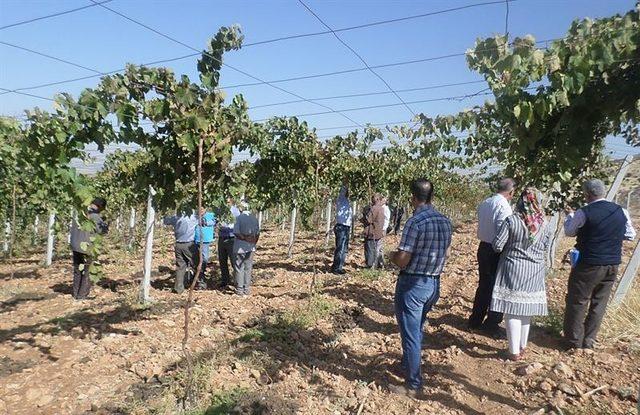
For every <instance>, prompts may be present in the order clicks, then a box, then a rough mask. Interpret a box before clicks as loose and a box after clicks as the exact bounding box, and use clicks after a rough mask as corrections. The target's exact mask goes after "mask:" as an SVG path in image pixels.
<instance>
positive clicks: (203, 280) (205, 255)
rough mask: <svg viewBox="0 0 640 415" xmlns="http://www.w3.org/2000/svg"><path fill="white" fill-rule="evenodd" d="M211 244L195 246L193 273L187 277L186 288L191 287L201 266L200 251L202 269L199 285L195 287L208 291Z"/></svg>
mask: <svg viewBox="0 0 640 415" xmlns="http://www.w3.org/2000/svg"><path fill="white" fill-rule="evenodd" d="M209 245H210V244H209V243H203V244H195V252H194V257H193V263H194V265H193V273H189V274H186V275H185V280H184V285H185V287H190V286H191V283H192V282H193V278H194V276H195V272H196V270H197V269H198V266H199V265H200V250H202V267H201V268H200V278H198V283H197V284H196V286H195V287H194V288H195V289H198V290H206V289H207V275H206V273H207V264H209Z"/></svg>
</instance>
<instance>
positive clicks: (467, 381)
mask: <svg viewBox="0 0 640 415" xmlns="http://www.w3.org/2000/svg"><path fill="white" fill-rule="evenodd" d="M158 235H159V236H158V238H157V240H158V244H157V248H156V253H155V257H154V266H155V267H156V268H155V269H157V271H156V272H154V275H153V289H152V296H153V298H154V302H153V304H152V305H151V306H148V307H140V306H138V305H137V304H136V301H135V298H136V295H137V284H138V281H139V278H140V274H141V273H140V272H139V270H140V269H141V264H142V261H141V254H140V253H139V252H137V253H135V254H129V253H127V252H125V251H122V250H117V249H115V248H114V249H112V250H111V251H110V253H108V254H106V255H105V257H106V258H105V261H104V262H105V267H104V268H105V273H106V276H107V277H106V278H105V279H104V280H103V281H101V282H100V284H99V286H97V287H94V290H93V294H94V295H95V298H94V299H91V300H87V301H81V302H77V301H74V300H73V299H72V298H71V296H70V283H71V262H70V259H68V258H66V257H65V258H60V259H59V260H57V261H56V262H55V263H54V265H53V266H52V267H51V268H48V269H44V268H39V267H38V266H37V265H38V264H37V262H38V261H39V259H40V258H39V257H38V258H36V257H34V258H32V259H21V260H18V261H17V262H16V264H14V265H9V264H0V300H1V301H2V303H1V304H0V315H1V318H0V414H4V413H6V414H12V415H22V414H24V415H26V414H35V413H37V414H85V413H102V414H111V413H131V414H145V413H166V414H171V413H177V412H178V411H179V408H180V407H181V405H183V403H184V390H185V381H186V380H185V368H184V367H185V364H184V356H183V354H182V352H181V346H180V343H181V339H182V328H183V322H184V317H183V312H182V307H183V306H184V301H185V298H186V296H185V295H176V294H173V293H171V292H170V288H171V286H172V285H173V277H172V269H173V264H172V253H171V252H172V251H171V244H172V237H171V235H170V234H169V233H168V232H167V231H166V230H161V231H160V232H159V233H158ZM285 235H286V234H285V232H283V231H280V230H279V229H274V228H272V227H268V228H267V232H265V234H264V238H263V240H262V241H261V246H260V249H259V251H258V253H257V258H256V265H255V285H254V289H253V293H252V295H251V296H250V297H249V298H246V299H242V298H239V297H236V296H234V295H232V294H229V293H223V292H220V291H203V292H196V293H195V295H194V297H195V306H194V308H193V310H192V320H191V321H192V325H191V334H192V337H191V339H190V342H189V347H190V350H191V351H192V353H193V355H194V356H195V359H196V362H197V364H196V370H195V377H194V379H195V380H194V383H193V386H194V387H193V391H194V396H195V398H197V399H199V402H200V405H202V406H201V408H200V412H192V413H207V414H216V413H247V414H249V413H264V414H289V413H291V414H294V413H301V414H427V413H434V414H449V413H451V414H453V413H456V414H458V413H461V414H485V413H486V414H511V413H514V414H520V413H536V414H542V413H558V414H605V413H611V414H632V413H635V411H636V405H637V403H636V400H637V394H638V386H639V384H640V339H627V340H617V341H615V342H609V343H605V344H602V345H601V346H600V347H599V348H598V349H597V350H595V351H594V352H573V353H567V352H563V351H561V345H560V343H559V337H558V332H557V330H558V325H557V324H558V320H557V316H552V317H551V318H549V319H546V320H545V321H544V322H543V323H544V324H540V325H539V326H537V327H534V328H533V329H532V334H531V339H530V341H531V345H530V347H529V348H528V355H527V357H526V360H525V361H523V362H517V363H513V362H507V361H505V360H504V359H503V358H502V357H501V356H502V355H501V352H502V351H503V350H504V349H505V348H506V340H495V339H492V338H489V337H486V336H483V335H481V334H476V333H469V332H468V331H467V330H466V328H465V323H466V317H467V315H468V313H469V311H470V306H471V304H472V299H473V294H474V290H475V284H476V281H477V273H476V266H477V263H476V259H475V249H476V240H475V226H474V225H473V224H467V225H463V226H461V227H459V228H458V229H457V230H456V233H455V236H454V246H453V252H452V257H451V259H450V261H449V264H448V266H447V268H446V270H445V273H444V274H443V275H442V289H441V298H440V301H439V303H438V305H437V306H436V308H435V309H434V310H433V311H432V312H431V314H430V319H429V326H428V327H427V329H426V331H427V335H426V340H425V343H424V348H423V362H424V376H425V380H426V389H425V396H424V397H423V398H421V399H409V398H405V397H399V396H396V395H392V394H390V393H389V392H388V389H387V387H388V385H390V384H400V383H401V381H402V380H401V378H400V377H399V376H398V373H397V363H398V359H399V357H400V339H399V335H398V332H397V326H396V323H395V320H394V315H393V290H394V282H395V273H394V272H393V271H391V270H389V271H387V272H384V273H371V272H366V271H362V270H361V269H359V266H360V265H361V264H362V262H363V259H362V253H361V250H362V246H361V245H362V244H361V242H359V241H358V240H355V241H354V243H353V244H352V246H351V251H350V254H349V258H348V267H347V271H348V274H347V275H346V276H345V277H336V276H333V275H331V274H325V273H324V270H325V269H326V266H327V265H328V264H329V263H330V252H329V250H326V251H325V250H324V249H321V250H320V253H319V255H318V263H319V264H320V270H321V272H320V274H319V277H318V286H319V288H318V289H317V293H316V294H315V295H312V296H310V295H309V286H310V283H311V279H312V276H313V257H314V255H313V248H312V246H313V240H312V235H311V234H309V233H303V232H300V235H301V239H300V240H299V241H298V242H297V243H296V245H295V248H294V255H293V258H291V259H287V257H286V247H285V241H286V236H285ZM396 243H397V239H396V238H395V237H389V238H388V240H387V247H388V249H391V247H393V246H395V244H396ZM565 243H566V242H565ZM628 249H630V247H627V250H628ZM12 269H13V270H14V271H15V273H14V275H13V278H11V270H12ZM567 274H568V269H567V267H566V266H564V269H561V270H560V271H558V272H555V273H554V274H553V275H552V277H550V279H549V281H548V285H549V288H548V291H549V296H550V300H551V302H552V303H553V304H558V305H561V304H562V298H563V296H564V293H565V288H566V277H567ZM554 317H556V319H555V320H554ZM207 407H209V410H208V412H205V409H206V408H207Z"/></svg>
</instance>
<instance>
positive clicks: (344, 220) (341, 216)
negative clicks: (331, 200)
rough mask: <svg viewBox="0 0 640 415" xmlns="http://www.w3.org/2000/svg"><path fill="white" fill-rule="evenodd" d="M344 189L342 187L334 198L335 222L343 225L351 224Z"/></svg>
mask: <svg viewBox="0 0 640 415" xmlns="http://www.w3.org/2000/svg"><path fill="white" fill-rule="evenodd" d="M346 192H347V191H346V189H344V188H342V189H341V190H340V194H339V195H338V199H337V200H336V223H337V224H339V225H344V226H351V221H352V214H353V212H351V206H350V205H349V199H348V198H347V196H346Z"/></svg>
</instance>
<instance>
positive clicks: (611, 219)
mask: <svg viewBox="0 0 640 415" xmlns="http://www.w3.org/2000/svg"><path fill="white" fill-rule="evenodd" d="M582 189H583V191H584V197H585V199H586V201H587V205H586V206H583V207H581V208H580V209H578V210H577V211H575V212H573V211H571V209H567V217H566V220H565V222H564V232H565V234H566V235H567V236H576V237H577V238H576V248H577V249H578V251H579V252H580V254H579V259H578V262H577V264H576V265H575V266H574V267H573V268H572V269H571V273H570V274H569V286H568V290H567V296H566V307H565V312H564V338H565V341H566V345H567V347H568V348H570V349H580V348H585V349H592V348H593V347H594V345H595V342H596V336H597V334H598V331H599V330H600V323H602V318H603V317H604V313H605V311H606V308H607V302H608V301H609V297H610V294H611V288H612V286H613V284H614V282H615V280H616V276H617V274H618V266H619V265H620V264H621V263H622V242H623V241H624V240H628V241H632V240H633V239H635V237H636V231H635V229H634V228H633V225H632V223H631V219H630V218H629V213H628V212H627V211H626V210H625V209H623V208H622V207H620V206H619V205H617V204H616V203H612V202H609V201H607V200H606V199H605V194H606V189H605V186H604V183H603V182H602V180H598V179H593V180H588V181H586V182H585V183H584V185H583V187H582ZM585 315H586V317H585Z"/></svg>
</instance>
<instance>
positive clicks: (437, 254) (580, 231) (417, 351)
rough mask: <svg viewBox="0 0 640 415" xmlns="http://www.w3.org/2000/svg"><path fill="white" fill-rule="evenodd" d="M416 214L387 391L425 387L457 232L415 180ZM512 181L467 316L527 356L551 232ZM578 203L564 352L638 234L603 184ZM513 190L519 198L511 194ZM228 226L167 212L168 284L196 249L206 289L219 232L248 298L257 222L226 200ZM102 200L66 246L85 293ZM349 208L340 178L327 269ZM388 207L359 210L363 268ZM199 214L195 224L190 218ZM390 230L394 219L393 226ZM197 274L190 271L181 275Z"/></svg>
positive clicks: (485, 217)
mask: <svg viewBox="0 0 640 415" xmlns="http://www.w3.org/2000/svg"><path fill="white" fill-rule="evenodd" d="M410 189H411V205H412V207H413V215H412V216H411V217H410V218H409V219H408V220H407V221H406V223H405V226H404V229H403V230H402V237H401V239H400V242H399V245H398V247H397V249H396V250H395V251H393V252H391V253H390V255H389V259H390V261H391V262H392V263H393V264H395V265H396V266H397V267H398V268H399V269H400V273H399V276H398V279H397V282H396V287H395V295H394V304H395V314H396V319H397V322H398V326H399V331H400V337H401V343H402V359H401V362H400V365H401V368H402V370H403V372H404V374H405V383H404V385H400V386H391V389H392V391H394V392H396V393H401V394H404V395H407V396H415V395H416V394H417V393H419V391H420V389H421V388H422V384H423V380H422V375H421V350H422V340H423V328H424V324H425V322H426V320H427V314H428V312H429V311H430V310H431V308H432V307H433V306H434V305H435V304H436V302H437V301H438V298H439V295H440V276H441V274H442V272H443V269H444V267H445V263H446V260H447V258H448V256H449V252H450V246H451V239H452V233H453V228H452V224H451V221H450V220H449V218H447V217H446V216H445V215H443V214H442V213H440V212H438V210H436V209H435V208H434V206H433V205H432V203H431V202H432V198H433V194H434V186H433V183H432V182H431V181H429V180H427V179H417V180H414V181H413V182H412V183H411V186H410ZM515 191H516V183H515V182H514V180H512V179H510V178H504V179H501V180H500V181H499V182H498V184H497V193H496V194H495V195H493V196H491V197H489V198H488V199H486V200H484V201H483V202H482V203H481V204H480V205H479V207H478V230H477V236H478V239H479V240H480V243H479V245H478V250H477V260H478V273H479V281H478V287H477V290H476V293H475V297H474V302H473V308H472V311H471V314H470V316H469V319H468V327H469V329H470V330H483V331H485V332H487V333H489V334H491V335H494V336H500V335H501V333H502V329H501V328H500V324H501V322H502V320H503V319H504V320H505V327H506V337H507V343H508V353H507V356H506V357H507V358H508V359H511V360H520V359H522V358H523V356H524V354H525V352H526V349H527V342H528V336H529V329H530V322H531V318H532V317H534V316H543V315H546V314H547V313H548V306H547V295H546V287H545V277H546V274H547V266H548V265H549V264H546V263H545V258H546V252H547V250H548V247H549V244H550V243H551V238H552V231H551V228H550V226H549V223H548V221H547V219H546V217H545V212H544V208H543V199H542V195H541V193H540V192H539V191H538V190H537V189H535V188H533V187H525V188H524V189H523V190H522V191H521V192H520V193H519V195H518V196H517V197H515ZM583 192H584V197H585V200H586V202H587V203H586V205H585V206H583V207H581V208H580V209H578V210H577V211H575V212H574V211H573V210H571V209H569V208H567V209H566V211H567V212H566V213H567V215H566V220H565V222H564V232H565V234H566V235H567V236H570V237H573V236H575V237H577V240H576V247H575V248H576V252H577V255H575V258H574V261H572V264H571V266H572V269H571V273H570V276H569V282H568V289H567V294H566V300H565V301H566V307H565V315H564V339H565V341H566V345H567V348H593V347H594V345H595V343H596V337H597V334H598V330H599V328H600V323H601V322H602V319H603V316H604V313H605V310H606V307H607V302H608V300H609V297H610V294H611V289H612V286H613V284H614V282H615V279H616V276H617V272H618V266H619V265H620V264H621V262H622V244H623V241H624V240H633V239H634V238H635V236H636V232H635V230H634V228H633V226H632V223H631V219H630V217H629V213H628V212H627V211H626V210H624V209H622V207H620V206H619V205H617V204H616V203H612V202H610V201H608V200H606V199H605V194H606V189H605V185H604V183H603V182H602V181H601V180H597V179H594V180H588V181H586V182H585V183H584V185H583ZM514 198H515V200H514ZM228 204H229V210H230V212H231V216H232V217H233V219H234V220H233V222H229V223H218V222H217V221H216V216H215V215H214V214H213V213H212V212H208V211H207V210H206V209H203V210H202V211H201V212H200V215H195V214H194V213H193V212H189V213H188V212H181V213H179V214H177V215H174V216H171V217H167V218H165V223H166V224H169V225H172V226H173V227H174V233H175V239H176V240H175V256H176V265H177V271H176V280H175V286H174V289H175V291H176V292H182V291H183V290H184V288H185V285H184V284H185V282H186V283H187V284H191V283H192V281H191V278H192V277H189V278H187V279H186V280H185V275H186V274H188V273H189V270H194V269H197V268H198V262H199V259H198V258H200V256H201V257H202V262H203V263H202V266H201V267H200V268H201V269H202V275H201V278H200V280H201V281H202V285H201V287H202V288H205V287H206V263H207V262H208V260H209V250H210V245H211V244H212V243H214V241H215V228H217V230H218V241H217V242H218V258H219V261H220V272H221V286H222V287H223V288H224V287H226V286H227V285H228V284H229V282H230V275H229V268H228V261H229V260H230V261H231V264H232V267H233V271H234V275H235V292H236V293H237V294H238V295H242V296H246V295H247V294H249V290H250V286H251V271H252V266H253V255H254V251H255V248H256V244H257V242H258V239H259V236H260V228H259V224H258V220H257V219H256V217H255V216H254V215H253V214H252V213H251V212H250V210H249V206H248V204H247V203H246V202H244V201H243V202H241V204H240V207H241V209H239V208H238V207H236V205H235V203H234V201H233V200H231V199H230V200H228ZM105 207H106V201H105V200H104V199H99V198H98V199H95V200H94V201H93V203H92V204H91V206H90V207H89V209H88V211H87V215H88V217H89V218H90V219H92V220H93V222H94V223H95V226H96V229H95V231H85V230H82V229H80V228H78V226H77V223H76V224H74V228H73V229H72V233H71V246H72V249H73V262H74V282H73V296H74V297H75V298H78V299H81V298H86V296H87V295H88V293H89V289H90V284H91V283H90V280H89V266H88V265H89V264H86V262H87V258H88V257H87V244H88V243H89V242H90V240H91V237H92V234H94V233H101V234H102V233H106V232H107V230H108V227H107V225H106V224H105V223H104V221H103V220H102V218H101V217H100V212H101V211H102V210H103V209H104V208H105ZM353 213H354V212H353V211H352V208H351V205H350V202H349V190H348V188H347V187H346V186H343V187H342V189H341V190H340V194H339V196H338V198H337V202H336V225H335V228H334V231H335V237H336V238H335V239H336V248H335V252H334V260H333V265H332V268H331V271H332V272H334V273H336V274H344V273H345V270H344V264H345V258H346V253H347V250H348V245H349V238H350V231H351V226H352V221H353ZM391 216H392V214H391V212H390V210H389V208H388V207H386V200H385V198H384V197H383V196H381V195H380V194H375V195H374V196H373V197H372V200H371V205H370V206H369V207H367V208H366V209H364V212H363V216H362V218H361V221H362V224H363V226H364V239H365V244H364V246H365V258H366V266H367V267H370V268H376V267H381V266H382V265H383V264H384V260H383V259H382V257H383V255H382V246H383V240H384V237H385V235H386V234H387V232H388V230H389V229H390V227H389V225H390V224H389V221H390V219H391ZM198 218H200V220H198ZM393 228H395V224H394V226H393ZM189 275H193V273H192V272H191V273H189Z"/></svg>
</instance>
